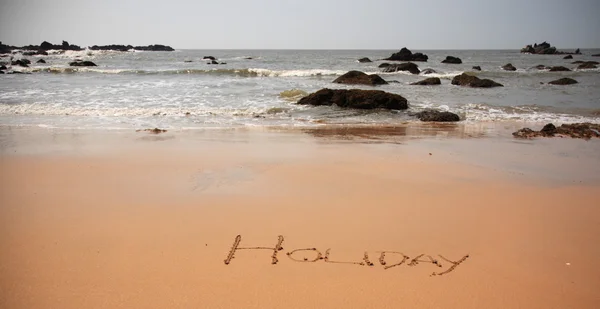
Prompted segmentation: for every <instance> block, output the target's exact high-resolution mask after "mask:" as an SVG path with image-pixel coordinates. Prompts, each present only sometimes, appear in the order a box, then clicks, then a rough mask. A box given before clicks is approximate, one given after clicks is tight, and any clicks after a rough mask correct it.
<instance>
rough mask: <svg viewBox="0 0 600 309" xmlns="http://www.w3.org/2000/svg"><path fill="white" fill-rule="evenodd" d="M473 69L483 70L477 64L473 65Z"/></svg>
mask: <svg viewBox="0 0 600 309" xmlns="http://www.w3.org/2000/svg"><path fill="white" fill-rule="evenodd" d="M473 70H475V71H481V67H480V66H478V65H476V66H474V67H473Z"/></svg>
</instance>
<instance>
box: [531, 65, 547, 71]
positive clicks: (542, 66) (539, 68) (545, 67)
mask: <svg viewBox="0 0 600 309" xmlns="http://www.w3.org/2000/svg"><path fill="white" fill-rule="evenodd" d="M533 68H534V69H538V70H547V69H548V67H547V66H545V65H543V64H538V65H536V66H534V67H533Z"/></svg>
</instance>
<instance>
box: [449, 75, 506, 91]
mask: <svg viewBox="0 0 600 309" xmlns="http://www.w3.org/2000/svg"><path fill="white" fill-rule="evenodd" d="M452 85H458V86H466V87H474V88H492V87H504V86H503V85H502V84H499V83H497V82H495V81H493V80H491V79H480V78H478V77H477V76H473V75H468V74H466V73H462V74H460V75H457V76H455V77H454V78H453V79H452Z"/></svg>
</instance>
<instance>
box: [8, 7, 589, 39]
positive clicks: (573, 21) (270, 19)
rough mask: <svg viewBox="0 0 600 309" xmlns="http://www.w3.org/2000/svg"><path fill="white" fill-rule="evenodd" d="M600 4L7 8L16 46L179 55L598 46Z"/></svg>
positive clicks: (9, 35)
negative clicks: (150, 49) (159, 50)
mask: <svg viewBox="0 0 600 309" xmlns="http://www.w3.org/2000/svg"><path fill="white" fill-rule="evenodd" d="M599 13H600V0H571V1H567V0H501V1H497V0H495V1H489V0H452V1H447V0H426V1H404V0H343V1H342V0H302V1H291V0H218V1H204V0H160V1H158V0H145V1H140V0H96V1H89V0H0V41H2V42H3V43H4V44H9V45H16V46H22V45H29V44H36V45H37V44H40V43H41V42H43V41H49V42H51V43H54V44H60V43H61V42H62V40H66V41H68V42H69V43H71V44H77V45H80V46H82V47H85V46H91V45H107V44H131V45H149V44H165V45H170V46H172V47H173V48H175V49H392V50H396V49H400V48H402V47H408V48H409V49H421V50H426V49H519V48H521V47H523V46H525V45H527V44H533V43H534V42H538V43H541V42H542V41H548V42H550V43H551V44H552V45H553V46H556V47H557V48H558V49H561V48H562V49H570V48H578V47H579V48H600V17H599V16H598V15H599Z"/></svg>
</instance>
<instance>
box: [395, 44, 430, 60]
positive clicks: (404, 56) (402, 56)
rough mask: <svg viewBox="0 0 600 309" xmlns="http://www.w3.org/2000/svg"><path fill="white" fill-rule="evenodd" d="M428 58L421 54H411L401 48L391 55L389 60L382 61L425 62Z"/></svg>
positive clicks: (404, 48) (406, 49)
mask: <svg viewBox="0 0 600 309" xmlns="http://www.w3.org/2000/svg"><path fill="white" fill-rule="evenodd" d="M427 59H429V57H427V55H424V54H422V53H415V54H413V53H412V52H411V51H410V50H409V49H408V48H406V47H403V48H402V49H401V50H400V51H399V52H397V53H394V54H392V55H391V56H390V57H389V58H386V59H384V60H393V61H427Z"/></svg>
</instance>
